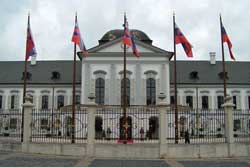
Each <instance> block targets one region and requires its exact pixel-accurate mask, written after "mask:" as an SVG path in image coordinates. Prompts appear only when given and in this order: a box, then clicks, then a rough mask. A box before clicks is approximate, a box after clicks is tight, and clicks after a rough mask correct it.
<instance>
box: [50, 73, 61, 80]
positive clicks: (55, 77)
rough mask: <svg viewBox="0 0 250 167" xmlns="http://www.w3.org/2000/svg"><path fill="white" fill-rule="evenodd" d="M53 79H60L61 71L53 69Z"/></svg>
mask: <svg viewBox="0 0 250 167" xmlns="http://www.w3.org/2000/svg"><path fill="white" fill-rule="evenodd" d="M51 75H52V76H51V79H52V80H59V79H60V73H59V72H58V71H53V72H52V73H51Z"/></svg>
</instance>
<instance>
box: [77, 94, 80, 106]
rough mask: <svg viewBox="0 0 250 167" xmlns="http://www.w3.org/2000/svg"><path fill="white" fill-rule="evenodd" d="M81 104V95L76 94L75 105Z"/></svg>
mask: <svg viewBox="0 0 250 167" xmlns="http://www.w3.org/2000/svg"><path fill="white" fill-rule="evenodd" d="M79 104H81V96H80V95H76V105H79Z"/></svg>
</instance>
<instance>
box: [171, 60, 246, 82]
mask: <svg viewBox="0 0 250 167" xmlns="http://www.w3.org/2000/svg"><path fill="white" fill-rule="evenodd" d="M225 66H226V71H227V73H228V79H227V83H228V84H240V85H246V84H250V62H226V63H225ZM173 67H174V63H173V62H171V63H170V71H171V74H170V76H171V79H170V80H171V83H173V81H174V77H173ZM192 71H197V72H198V77H199V79H196V80H195V79H191V77H190V73H191V72H192ZM220 72H222V62H221V61H217V62H216V64H215V65H212V64H210V61H177V83H180V84H222V83H223V79H221V78H220V77H219V75H218V74H219V73H220Z"/></svg>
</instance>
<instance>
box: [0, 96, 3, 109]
mask: <svg viewBox="0 0 250 167" xmlns="http://www.w3.org/2000/svg"><path fill="white" fill-rule="evenodd" d="M0 109H3V96H1V95H0Z"/></svg>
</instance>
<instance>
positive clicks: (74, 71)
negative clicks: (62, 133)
mask: <svg viewBox="0 0 250 167" xmlns="http://www.w3.org/2000/svg"><path fill="white" fill-rule="evenodd" d="M76 24H77V14H76V16H75V25H76ZM75 84H76V43H74V64H73V83H72V86H73V88H72V89H73V90H72V94H73V95H72V96H73V97H72V141H71V143H75V91H76V85H75Z"/></svg>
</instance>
